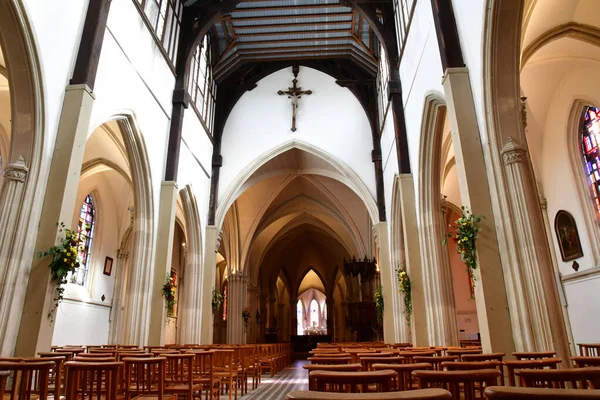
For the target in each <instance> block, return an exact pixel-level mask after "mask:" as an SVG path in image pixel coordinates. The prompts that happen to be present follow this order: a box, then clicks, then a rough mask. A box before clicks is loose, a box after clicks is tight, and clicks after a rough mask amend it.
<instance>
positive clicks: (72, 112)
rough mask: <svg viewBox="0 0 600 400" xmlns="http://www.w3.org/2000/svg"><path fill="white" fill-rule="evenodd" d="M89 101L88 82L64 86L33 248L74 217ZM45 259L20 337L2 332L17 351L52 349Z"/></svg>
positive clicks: (34, 274)
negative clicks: (63, 95) (45, 189)
mask: <svg viewBox="0 0 600 400" xmlns="http://www.w3.org/2000/svg"><path fill="white" fill-rule="evenodd" d="M93 103H94V95H93V93H92V91H91V90H90V88H89V87H88V86H87V85H70V86H68V87H67V89H66V92H65V98H64V102H63V110H62V114H61V116H60V121H59V126H58V132H57V136H56V144H55V147H54V154H53V156H52V163H51V165H50V173H49V175H48V183H47V188H48V190H47V191H46V195H45V198H44V205H43V207H42V214H41V218H40V225H39V229H38V232H37V239H36V244H35V254H37V253H38V252H39V251H45V250H47V249H49V248H50V247H52V246H54V245H55V244H56V242H57V240H58V239H59V233H58V227H57V225H56V223H57V222H64V223H65V224H66V225H69V224H70V222H71V221H72V219H73V210H74V209H75V200H76V197H77V188H78V186H79V177H80V173H81V165H82V164H83V154H84V151H85V143H86V140H87V135H88V130H89V125H90V116H91V113H92V107H93ZM8 185H10V181H9V182H6V183H5V186H8ZM6 189H9V188H6ZM6 189H3V190H4V191H6ZM48 263H49V260H48V258H47V257H45V258H43V259H34V261H33V264H32V266H31V271H30V274H29V282H28V284H27V293H26V295H25V303H24V305H23V314H22V317H21V325H20V328H19V334H18V338H17V337H15V335H14V333H16V329H15V331H14V332H13V334H12V335H11V337H10V338H9V337H5V342H3V346H6V345H8V346H9V347H11V345H10V343H11V342H12V343H13V344H14V341H15V340H16V348H15V355H16V356H34V355H36V354H37V353H38V352H39V351H49V349H50V344H51V342H52V335H53V332H54V323H50V321H49V320H48V317H47V315H48V312H49V311H50V309H51V307H52V304H53V300H52V299H53V298H54V297H55V289H56V286H55V285H54V284H53V283H52V281H51V280H50V273H49V271H48ZM14 300H15V299H13V301H14ZM2 301H4V300H2ZM5 315H6V314H5ZM5 323H8V321H0V326H5ZM7 340H8V341H7Z"/></svg>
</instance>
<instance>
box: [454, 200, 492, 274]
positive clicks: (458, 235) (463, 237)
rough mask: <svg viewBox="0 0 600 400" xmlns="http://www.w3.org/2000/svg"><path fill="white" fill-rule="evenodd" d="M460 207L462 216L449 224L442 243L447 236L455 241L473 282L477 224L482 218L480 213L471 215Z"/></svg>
mask: <svg viewBox="0 0 600 400" xmlns="http://www.w3.org/2000/svg"><path fill="white" fill-rule="evenodd" d="M461 208H462V216H461V217H460V218H459V219H457V220H456V222H455V224H454V225H449V227H450V230H449V232H448V233H447V235H446V239H444V244H447V242H448V240H447V238H452V241H453V242H454V243H456V252H457V253H458V254H460V258H461V259H462V261H463V262H464V263H465V265H466V266H467V272H468V273H469V276H470V278H471V281H472V282H473V283H474V282H475V269H476V268H477V251H476V247H475V243H476V239H477V237H478V236H479V232H481V228H480V227H479V226H477V224H478V223H479V222H480V221H481V219H482V218H485V217H484V216H482V215H473V214H471V212H470V211H469V210H468V209H467V208H466V207H464V206H463V207H461Z"/></svg>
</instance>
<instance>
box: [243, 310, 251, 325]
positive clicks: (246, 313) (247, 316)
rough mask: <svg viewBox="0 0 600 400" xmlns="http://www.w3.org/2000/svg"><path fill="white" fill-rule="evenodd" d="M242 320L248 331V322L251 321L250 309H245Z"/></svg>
mask: <svg viewBox="0 0 600 400" xmlns="http://www.w3.org/2000/svg"><path fill="white" fill-rule="evenodd" d="M242 318H243V320H244V327H245V328H246V329H248V321H250V307H246V308H244V311H242Z"/></svg>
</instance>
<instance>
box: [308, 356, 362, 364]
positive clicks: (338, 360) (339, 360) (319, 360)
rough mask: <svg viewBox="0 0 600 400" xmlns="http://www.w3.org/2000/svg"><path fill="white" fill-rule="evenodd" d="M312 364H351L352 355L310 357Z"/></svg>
mask: <svg viewBox="0 0 600 400" xmlns="http://www.w3.org/2000/svg"><path fill="white" fill-rule="evenodd" d="M307 360H308V361H310V362H311V364H350V363H351V362H352V357H308V358H307Z"/></svg>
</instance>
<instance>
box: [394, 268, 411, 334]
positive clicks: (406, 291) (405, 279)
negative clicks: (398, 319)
mask: <svg viewBox="0 0 600 400" xmlns="http://www.w3.org/2000/svg"><path fill="white" fill-rule="evenodd" d="M396 278H397V279H398V285H399V287H400V289H399V290H400V293H402V295H403V297H404V316H405V317H406V322H408V325H410V316H411V315H412V296H411V285H412V282H411V280H410V277H409V276H408V272H406V268H403V267H398V268H396Z"/></svg>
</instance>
